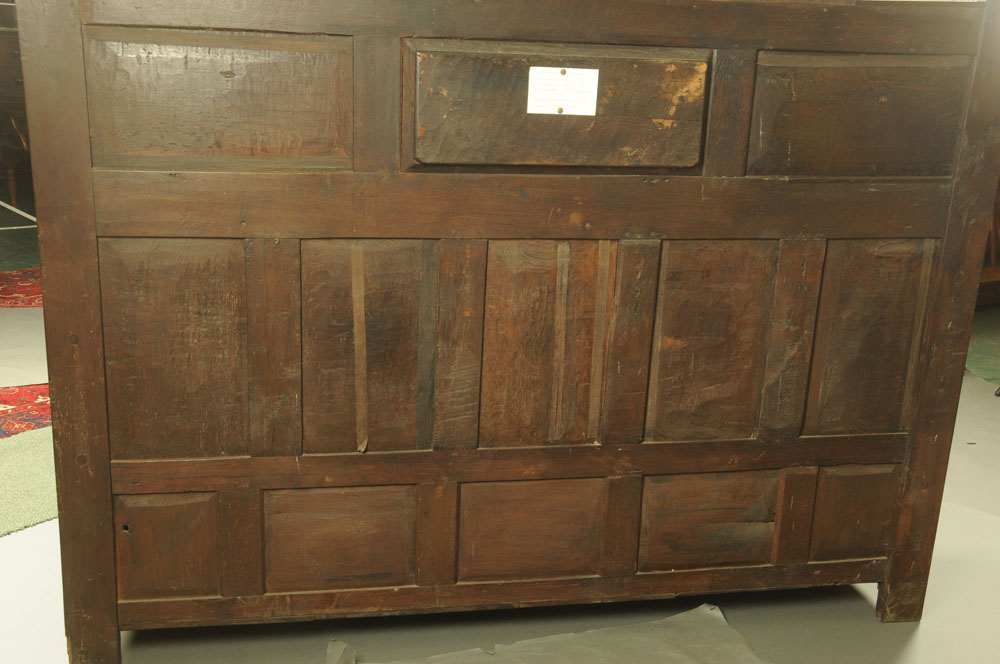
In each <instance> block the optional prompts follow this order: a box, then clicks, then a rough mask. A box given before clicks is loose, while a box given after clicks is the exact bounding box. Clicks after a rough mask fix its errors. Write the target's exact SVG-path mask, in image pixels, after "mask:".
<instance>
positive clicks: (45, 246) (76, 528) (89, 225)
mask: <svg viewBox="0 0 1000 664" xmlns="http://www.w3.org/2000/svg"><path fill="white" fill-rule="evenodd" d="M17 5H18V6H17V18H18V30H19V35H20V38H21V40H22V44H21V58H22V66H23V69H24V87H25V92H26V94H27V95H28V96H29V98H30V102H29V103H28V126H29V131H30V133H31V137H32V138H31V145H32V151H31V162H32V164H31V165H32V172H33V174H34V178H35V182H38V183H44V185H42V186H39V187H38V188H37V189H36V191H35V209H36V212H37V216H38V217H39V219H41V222H40V223H39V228H38V240H39V250H40V253H41V256H42V260H43V262H44V267H43V268H42V285H43V288H44V291H45V349H46V355H47V359H48V366H49V393H50V395H51V399H52V422H53V434H52V437H53V441H54V443H55V469H56V486H57V488H58V502H59V516H60V518H59V544H60V549H61V550H62V552H63V556H62V579H63V595H62V601H63V609H64V611H65V627H66V650H67V653H68V655H69V658H70V660H71V661H72V662H73V664H104V663H106V662H108V663H112V664H115V663H116V662H117V661H118V658H119V655H120V639H119V634H118V618H117V609H116V606H115V602H116V599H117V590H116V587H117V573H116V571H115V531H114V523H113V517H112V496H111V478H110V475H111V469H110V463H109V461H110V450H109V443H108V418H107V397H106V391H105V378H104V326H103V324H102V315H101V302H100V300H101V288H100V279H99V277H98V273H99V271H98V260H97V240H96V237H95V235H96V228H95V220H94V216H95V212H94V199H93V196H94V194H93V191H94V190H93V179H92V177H91V171H90V163H91V155H90V140H89V136H90V132H89V127H88V124H87V116H86V112H85V109H86V105H87V90H86V82H85V79H84V66H83V61H82V59H81V56H80V54H81V53H82V51H83V38H82V35H81V30H80V14H79V5H78V3H77V2H76V0H37V1H36V0H31V1H26V0H20V1H19V2H18V3H17ZM67 109H73V112H72V113H69V114H67ZM81 552H86V554H85V555H81Z"/></svg>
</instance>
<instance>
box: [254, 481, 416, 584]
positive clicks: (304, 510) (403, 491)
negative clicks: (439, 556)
mask: <svg viewBox="0 0 1000 664" xmlns="http://www.w3.org/2000/svg"><path fill="white" fill-rule="evenodd" d="M416 509H417V493H416V489H415V487H412V486H378V487H358V488H345V489H293V490H284V491H268V492H266V493H265V496H264V551H265V554H264V560H265V587H266V589H267V591H268V592H284V591H296V590H323V589H328V588H359V587H366V586H398V585H409V584H412V583H414V582H415V579H416V518H417V514H416Z"/></svg>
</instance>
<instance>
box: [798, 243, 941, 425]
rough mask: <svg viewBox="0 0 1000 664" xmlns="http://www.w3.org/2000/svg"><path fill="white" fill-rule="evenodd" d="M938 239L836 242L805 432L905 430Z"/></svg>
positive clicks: (826, 281)
mask: <svg viewBox="0 0 1000 664" xmlns="http://www.w3.org/2000/svg"><path fill="white" fill-rule="evenodd" d="M936 247H937V241H935V240H836V241H834V240H831V241H830V243H829V245H828V249H827V255H826V267H825V270H824V276H823V286H822V289H821V291H820V299H819V313H818V316H817V322H816V336H815V342H814V348H813V360H812V367H811V369H810V378H809V394H808V400H807V403H806V413H805V424H804V428H803V433H805V434H849V433H891V432H896V431H904V430H906V429H907V427H908V421H907V418H908V417H909V411H910V408H911V404H912V399H913V387H914V386H913V381H914V379H915V376H914V373H913V372H914V364H915V362H916V358H917V353H918V351H919V343H920V333H921V326H922V325H923V319H924V309H925V308H926V306H927V290H928V288H929V284H930V278H931V269H932V267H933V264H934V260H935V254H936Z"/></svg>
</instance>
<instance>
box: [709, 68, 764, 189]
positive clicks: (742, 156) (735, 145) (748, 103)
mask: <svg viewBox="0 0 1000 664" xmlns="http://www.w3.org/2000/svg"><path fill="white" fill-rule="evenodd" d="M756 74H757V52H756V51H753V50H719V51H716V52H715V53H714V55H713V59H712V93H711V100H710V102H709V105H708V122H707V132H708V133H707V136H706V138H705V159H704V167H703V169H702V173H703V174H705V175H726V176H731V177H740V176H742V175H745V174H746V167H747V145H748V141H749V139H750V112H751V109H752V108H753V97H754V80H755V77H756Z"/></svg>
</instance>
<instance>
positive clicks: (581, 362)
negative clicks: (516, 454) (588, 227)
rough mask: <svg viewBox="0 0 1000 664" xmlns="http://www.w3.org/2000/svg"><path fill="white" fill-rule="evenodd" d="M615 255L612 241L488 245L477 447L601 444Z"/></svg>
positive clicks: (518, 242) (516, 242) (501, 242)
mask: <svg viewBox="0 0 1000 664" xmlns="http://www.w3.org/2000/svg"><path fill="white" fill-rule="evenodd" d="M611 253H612V251H611V246H610V243H608V242H550V241H539V240H534V241H511V242H506V241H498V242H491V243H490V245H489V256H488V260H487V276H486V313H485V319H484V324H483V325H484V330H483V369H482V372H483V373H482V375H483V381H482V400H481V405H480V409H481V412H480V422H479V432H480V446H482V447H497V446H523V445H543V444H550V443H580V444H582V443H592V442H594V441H595V440H596V439H597V436H598V431H597V425H598V420H597V415H598V413H599V409H600V401H599V399H598V398H597V396H599V393H600V389H601V387H600V385H601V381H600V377H599V376H595V375H594V374H595V367H603V357H604V356H603V353H604V348H605V342H604V336H603V335H604V331H605V330H606V329H607V318H606V317H607V312H608V306H607V305H608V302H609V300H610V298H611V289H612V287H613V281H612V278H611V276H610V274H611V269H612V268H611V266H612V265H613V264H614V263H613V260H612V257H611ZM599 316H600V317H601V319H600V320H598V317H599ZM595 356H596V357H595ZM599 370H600V369H599ZM595 379H596V380H595ZM595 390H596V391H597V392H596V394H595V392H594V391H595ZM592 396H593V398H592Z"/></svg>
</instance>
